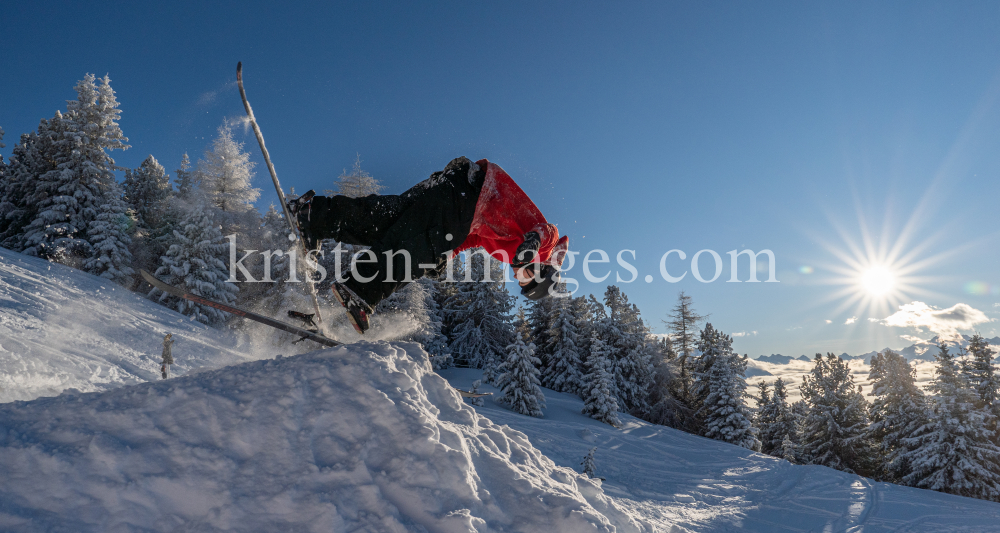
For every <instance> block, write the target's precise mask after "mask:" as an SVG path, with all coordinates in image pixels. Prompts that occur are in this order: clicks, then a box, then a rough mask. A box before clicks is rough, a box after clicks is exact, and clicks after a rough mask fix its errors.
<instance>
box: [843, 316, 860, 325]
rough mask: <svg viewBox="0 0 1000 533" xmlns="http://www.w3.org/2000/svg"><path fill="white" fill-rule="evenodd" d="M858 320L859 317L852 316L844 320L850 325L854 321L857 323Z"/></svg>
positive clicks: (845, 323)
mask: <svg viewBox="0 0 1000 533" xmlns="http://www.w3.org/2000/svg"><path fill="white" fill-rule="evenodd" d="M857 321H858V317H856V316H852V317H851V318H848V319H847V320H845V321H844V325H845V326H848V325H851V324H853V323H855V322H857Z"/></svg>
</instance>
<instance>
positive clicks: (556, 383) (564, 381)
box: [539, 284, 583, 394]
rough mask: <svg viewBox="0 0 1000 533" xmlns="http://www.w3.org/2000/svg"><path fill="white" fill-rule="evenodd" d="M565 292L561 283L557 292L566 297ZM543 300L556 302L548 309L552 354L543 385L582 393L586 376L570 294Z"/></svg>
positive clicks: (550, 349)
mask: <svg viewBox="0 0 1000 533" xmlns="http://www.w3.org/2000/svg"><path fill="white" fill-rule="evenodd" d="M565 290H566V287H565V286H564V285H561V284H560V287H558V288H557V291H556V292H557V294H566V292H565ZM543 300H552V303H551V305H550V306H549V309H548V314H549V328H548V330H547V331H546V334H545V337H546V338H547V339H548V343H549V346H548V350H547V353H548V354H549V355H548V362H547V363H546V362H545V361H543V363H542V364H543V365H544V366H543V367H542V385H543V386H545V387H546V388H549V389H552V390H554V391H557V392H570V393H573V394H578V393H579V392H580V388H581V387H582V386H583V374H582V373H581V372H580V368H581V367H582V366H583V363H582V362H581V360H580V348H579V334H578V330H577V326H576V317H574V316H573V300H572V299H571V298H570V297H569V295H568V294H566V296H565V297H558V298H555V297H553V298H544V299H543ZM541 359H542V358H539V360H541Z"/></svg>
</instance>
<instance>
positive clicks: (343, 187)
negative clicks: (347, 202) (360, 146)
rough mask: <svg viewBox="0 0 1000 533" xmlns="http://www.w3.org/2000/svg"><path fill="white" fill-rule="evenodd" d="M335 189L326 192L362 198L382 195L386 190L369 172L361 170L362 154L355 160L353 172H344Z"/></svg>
mask: <svg viewBox="0 0 1000 533" xmlns="http://www.w3.org/2000/svg"><path fill="white" fill-rule="evenodd" d="M335 187H336V188H335V189H328V190H326V191H325V192H326V193H327V194H329V195H334V194H339V195H341V196H347V197H349V198H361V197H363V196H368V195H371V194H380V193H381V192H382V191H383V190H385V186H384V185H382V184H381V183H380V182H379V180H377V179H375V178H374V177H372V175H371V174H369V173H368V172H367V171H365V170H363V169H362V168H361V154H358V156H357V159H355V160H354V166H353V167H352V168H351V171H350V172H348V171H347V170H344V171H343V172H342V173H341V174H340V176H339V177H338V178H337V182H336V185H335Z"/></svg>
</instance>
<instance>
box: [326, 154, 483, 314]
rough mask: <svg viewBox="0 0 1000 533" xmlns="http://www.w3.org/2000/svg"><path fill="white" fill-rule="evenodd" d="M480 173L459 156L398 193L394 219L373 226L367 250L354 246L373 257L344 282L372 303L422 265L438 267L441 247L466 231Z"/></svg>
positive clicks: (419, 270) (420, 273)
mask: <svg viewBox="0 0 1000 533" xmlns="http://www.w3.org/2000/svg"><path fill="white" fill-rule="evenodd" d="M484 175H485V169H481V168H479V167H478V166H476V165H475V163H473V162H472V161H469V160H468V159H466V158H464V157H460V158H458V159H455V160H453V161H452V162H450V163H448V166H446V167H445V169H444V170H442V171H441V172H435V173H434V174H432V175H431V177H430V178H428V179H426V180H424V181H422V182H420V183H418V184H417V185H415V186H413V187H412V188H411V189H410V190H408V191H406V192H405V193H403V194H401V195H400V196H399V197H398V198H399V200H398V202H397V203H396V204H394V205H395V206H396V207H397V208H398V211H397V212H395V217H396V218H395V220H394V221H393V222H392V224H390V225H389V226H388V227H385V228H380V229H379V230H378V231H379V233H380V235H379V239H378V240H377V241H369V242H368V243H366V244H369V245H370V246H371V253H365V252H359V253H361V254H363V255H362V256H360V258H361V259H369V258H371V259H374V261H373V262H371V263H367V262H365V263H362V262H359V263H356V265H355V268H356V270H357V275H353V273H349V274H347V275H346V277H347V278H348V281H347V282H345V283H344V284H345V285H346V286H347V287H348V288H350V289H351V290H352V291H354V292H355V294H357V295H358V296H359V297H361V298H362V299H363V300H364V301H365V302H367V303H368V304H369V305H371V306H372V307H374V306H375V305H377V304H378V303H379V302H380V301H382V300H383V299H385V298H387V297H388V296H389V295H390V294H392V293H393V292H395V291H397V290H399V289H400V288H402V287H403V286H405V285H406V284H407V283H409V281H413V280H416V279H418V278H420V277H421V276H423V274H424V271H425V270H427V269H433V268H436V267H438V266H439V265H440V264H441V262H443V261H444V259H445V255H444V254H445V252H447V251H449V250H453V249H455V248H457V247H458V246H459V245H460V244H462V242H463V241H465V238H466V237H467V236H468V234H469V229H470V227H471V226H472V219H473V216H474V215H475V212H476V202H477V201H478V199H479V191H480V188H481V187H482V183H483V177H484ZM404 251H405V252H404ZM407 256H408V257H407ZM390 271H391V273H392V277H391V279H390V278H389V276H388V275H389V273H390ZM362 279H371V280H370V281H367V282H366V281H362ZM406 280H409V281H406Z"/></svg>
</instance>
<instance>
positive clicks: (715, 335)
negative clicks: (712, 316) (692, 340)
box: [681, 323, 733, 435]
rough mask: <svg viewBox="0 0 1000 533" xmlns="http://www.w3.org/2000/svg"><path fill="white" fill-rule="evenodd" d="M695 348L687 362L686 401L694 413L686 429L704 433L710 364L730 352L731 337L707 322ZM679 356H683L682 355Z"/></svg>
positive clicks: (699, 433)
mask: <svg viewBox="0 0 1000 533" xmlns="http://www.w3.org/2000/svg"><path fill="white" fill-rule="evenodd" d="M697 350H698V355H697V356H691V357H689V358H688V362H687V365H688V366H687V368H688V374H687V375H688V376H690V384H689V385H688V388H687V394H688V398H687V403H688V405H689V406H690V407H691V410H692V411H694V413H695V415H694V420H692V422H693V426H692V427H689V428H688V431H690V432H692V433H695V434H698V435H704V431H705V400H706V399H707V398H708V395H709V393H710V392H711V389H710V386H709V375H710V374H711V371H712V365H714V364H715V361H716V360H717V359H719V357H721V356H723V355H726V354H729V353H732V351H733V339H732V338H731V337H729V336H728V335H726V334H724V333H722V332H721V331H719V330H717V329H715V328H714V327H712V324H711V323H708V324H705V328H704V329H702V330H701V334H700V337H699V339H698V344H697ZM681 357H682V358H683V355H682V356H681Z"/></svg>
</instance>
